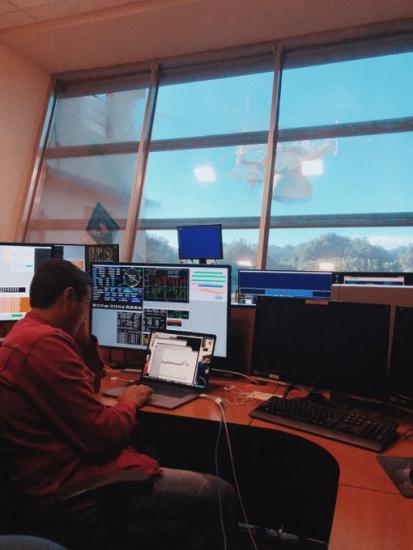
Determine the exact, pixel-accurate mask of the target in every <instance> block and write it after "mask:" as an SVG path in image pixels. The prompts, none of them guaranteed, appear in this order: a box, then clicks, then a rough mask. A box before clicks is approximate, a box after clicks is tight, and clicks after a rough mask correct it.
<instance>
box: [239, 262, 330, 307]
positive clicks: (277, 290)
mask: <svg viewBox="0 0 413 550" xmlns="http://www.w3.org/2000/svg"><path fill="white" fill-rule="evenodd" d="M332 279H333V274H332V273H331V272H327V271H281V270H279V271H271V270H265V271H263V270H258V269H240V270H239V271H238V302H239V303H240V304H255V303H256V301H257V296H284V297H286V298H287V297H289V298H307V299H315V300H328V299H329V298H330V295H331V283H332Z"/></svg>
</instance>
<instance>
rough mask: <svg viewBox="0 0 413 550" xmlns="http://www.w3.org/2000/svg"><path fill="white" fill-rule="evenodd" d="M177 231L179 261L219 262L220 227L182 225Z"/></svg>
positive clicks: (220, 253)
mask: <svg viewBox="0 0 413 550" xmlns="http://www.w3.org/2000/svg"><path fill="white" fill-rule="evenodd" d="M177 230H178V255H179V259H180V260H195V259H198V260H208V259H213V260H221V259H222V258H223V251H222V226H221V225H220V224H211V225H182V226H179V227H178V228H177Z"/></svg>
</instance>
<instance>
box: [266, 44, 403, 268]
mask: <svg viewBox="0 0 413 550" xmlns="http://www.w3.org/2000/svg"><path fill="white" fill-rule="evenodd" d="M298 65H299V63H298ZM384 75H385V76H384ZM412 85H413V53H411V52H408V53H400V54H393V55H381V56H377V57H369V58H363V59H353V60H347V61H342V62H334V63H332V62H331V63H328V62H326V63H323V64H317V65H312V66H298V67H294V68H289V67H288V56H287V59H286V68H285V70H284V72H283V77H282V87H281V94H280V114H279V128H280V131H279V141H278V144H277V152H276V168H275V177H274V185H273V202H272V208H271V229H270V236H269V249H268V261H267V265H268V267H270V266H271V267H275V266H278V267H280V266H282V265H284V264H285V262H287V263H288V267H289V268H296V269H323V268H325V269H332V270H334V269H336V270H339V269H348V270H350V269H354V270H357V269H360V270H371V271H374V270H377V269H379V270H383V271H386V270H389V271H398V270H400V262H402V263H403V264H404V265H405V264H406V262H405V261H403V260H401V258H402V257H405V249H406V246H409V245H410V243H411V242H412V241H411V237H412V231H411V228H410V227H409V225H410V224H411V223H412V221H413V217H412V212H413V196H412V193H411V184H412V179H411V169H410V166H409V164H410V163H409V162H408V160H407V159H408V158H409V156H410V154H411V151H412V150H413V132H412V130H413V125H412V121H413V120H412V115H413V101H412V100H411V94H410V90H411V87H412ZM317 225H318V226H319V227H318V228H316V227H317ZM396 226H397V227H396ZM286 227H289V229H286ZM326 228H328V229H326ZM279 245H281V246H280V248H277V247H278V246H279ZM287 251H288V252H287ZM310 251H311V252H310ZM362 254H365V260H363V258H362Z"/></svg>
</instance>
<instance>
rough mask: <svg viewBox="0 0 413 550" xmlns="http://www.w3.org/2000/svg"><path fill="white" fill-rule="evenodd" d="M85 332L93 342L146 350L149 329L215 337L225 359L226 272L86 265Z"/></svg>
mask: <svg viewBox="0 0 413 550" xmlns="http://www.w3.org/2000/svg"><path fill="white" fill-rule="evenodd" d="M91 273H92V285H93V288H92V303H91V330H92V333H93V334H94V335H95V336H97V338H98V340H99V344H100V345H102V346H108V347H111V348H123V349H146V346H147V343H148V338H149V334H150V331H151V330H154V329H156V330H157V329H159V330H163V329H171V330H182V331H192V332H200V333H206V334H215V335H216V337H217V340H216V346H215V356H218V357H226V356H227V344H228V336H227V333H228V323H229V304H230V281H231V268H230V267H229V266H209V265H208V266H199V265H196V266H195V265H191V266H188V265H175V264H174V265H165V264H124V263H119V264H113V265H106V264H92V266H91Z"/></svg>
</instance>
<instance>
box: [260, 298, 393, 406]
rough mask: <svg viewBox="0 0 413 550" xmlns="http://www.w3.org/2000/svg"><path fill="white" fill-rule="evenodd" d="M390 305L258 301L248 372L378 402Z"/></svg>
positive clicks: (384, 377)
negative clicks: (251, 357)
mask: <svg viewBox="0 0 413 550" xmlns="http://www.w3.org/2000/svg"><path fill="white" fill-rule="evenodd" d="M389 316H390V306H388V305H382V304H365V303H349V302H332V301H330V302H324V303H320V302H314V301H310V300H299V299H296V300H291V299H288V298H263V297H260V298H258V301H257V308H256V318H255V331H254V345H253V373H254V374H255V375H260V376H265V377H269V378H273V379H275V380H283V381H285V382H289V383H292V384H298V385H300V384H302V385H306V386H309V387H314V388H319V389H325V390H333V391H336V392H338V393H344V394H351V395H356V396H360V397H369V398H382V397H384V396H385V394H386V391H387V387H386V381H387V349H388V333H389Z"/></svg>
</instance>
